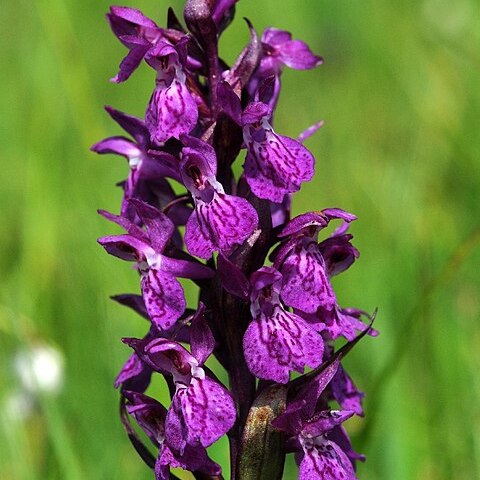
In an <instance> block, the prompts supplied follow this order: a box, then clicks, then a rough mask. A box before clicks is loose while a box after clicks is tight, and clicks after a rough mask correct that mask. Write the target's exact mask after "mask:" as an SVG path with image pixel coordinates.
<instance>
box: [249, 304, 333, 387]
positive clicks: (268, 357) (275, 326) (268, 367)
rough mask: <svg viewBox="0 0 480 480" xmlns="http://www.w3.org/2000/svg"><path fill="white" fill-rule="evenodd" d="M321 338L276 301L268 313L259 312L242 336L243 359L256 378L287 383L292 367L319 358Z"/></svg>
mask: <svg viewBox="0 0 480 480" xmlns="http://www.w3.org/2000/svg"><path fill="white" fill-rule="evenodd" d="M323 348H324V345H323V339H322V337H321V336H320V335H319V334H318V333H317V332H316V331H315V330H313V328H311V327H310V326H309V325H308V324H307V323H306V322H305V321H304V320H303V319H301V318H300V317H298V316H297V315H294V314H293V313H289V312H286V311H285V310H283V308H282V307H281V306H280V305H276V306H275V307H274V309H273V312H272V314H271V315H270V316H266V315H265V316H263V315H260V316H259V317H258V318H256V319H254V320H253V321H252V322H251V323H250V325H249V326H248V328H247V331H246V332H245V336H244V338H243V349H244V353H245V360H246V362H247V365H248V368H249V369H250V371H251V372H252V373H253V374H254V375H255V376H256V377H258V378H263V379H266V380H273V381H275V382H278V383H287V382H288V380H289V373H290V371H292V370H295V371H297V372H300V373H302V372H303V369H304V367H305V366H307V365H308V366H309V367H312V368H315V367H318V366H319V365H320V364H321V362H322V356H323Z"/></svg>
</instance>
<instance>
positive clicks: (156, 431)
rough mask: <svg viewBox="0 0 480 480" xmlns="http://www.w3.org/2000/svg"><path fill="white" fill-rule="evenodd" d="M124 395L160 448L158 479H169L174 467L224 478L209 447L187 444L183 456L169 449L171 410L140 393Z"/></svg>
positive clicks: (156, 464)
mask: <svg viewBox="0 0 480 480" xmlns="http://www.w3.org/2000/svg"><path fill="white" fill-rule="evenodd" d="M123 395H124V396H125V398H126V399H127V400H128V404H127V406H126V409H127V412H128V413H129V414H130V415H131V416H132V417H134V418H135V420H136V421H137V423H138V425H139V426H140V427H141V428H142V430H143V431H144V432H145V433H146V435H147V436H148V437H149V439H150V441H151V442H152V443H153V445H155V446H156V447H157V448H158V455H157V460H156V462H155V479H156V480H169V479H170V467H172V468H182V469H184V470H188V471H192V472H200V473H204V474H206V475H220V473H221V468H220V466H219V465H217V464H216V463H215V462H213V461H212V460H211V459H210V458H209V457H208V455H207V452H206V450H205V448H203V447H201V446H199V445H197V446H191V445H187V446H186V448H185V451H184V453H183V455H179V454H178V453H175V452H174V451H172V450H171V449H170V448H169V447H168V445H167V442H166V441H165V437H166V431H165V422H166V417H167V409H166V408H165V407H164V406H163V405H162V404H161V403H159V402H157V401H156V400H155V399H153V398H151V397H149V396H147V395H143V394H141V393H137V392H131V391H124V392H123Z"/></svg>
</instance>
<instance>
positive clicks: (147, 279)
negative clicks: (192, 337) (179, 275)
mask: <svg viewBox="0 0 480 480" xmlns="http://www.w3.org/2000/svg"><path fill="white" fill-rule="evenodd" d="M142 292H143V299H144V300H145V306H146V307H147V311H148V314H149V315H150V318H151V320H152V323H153V324H154V325H155V326H156V327H158V328H159V329H160V330H168V329H169V328H171V327H172V326H173V324H174V323H175V322H176V321H177V319H178V318H179V317H180V316H181V315H182V313H183V312H184V311H185V307H186V302H185V296H184V293H183V288H182V286H181V285H180V283H179V282H178V280H177V279H176V278H175V277H174V276H173V275H171V274H169V273H166V272H162V271H159V270H157V269H155V268H150V269H149V271H148V273H147V274H146V275H144V276H143V277H142Z"/></svg>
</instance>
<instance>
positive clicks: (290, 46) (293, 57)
mask: <svg viewBox="0 0 480 480" xmlns="http://www.w3.org/2000/svg"><path fill="white" fill-rule="evenodd" d="M278 50H279V52H280V59H281V61H282V62H283V63H284V64H285V65H287V67H290V68H294V69H296V70H308V69H311V68H315V67H317V66H318V65H320V64H322V63H323V60H322V58H321V57H319V56H317V55H315V54H314V53H312V51H311V50H310V48H309V47H308V45H307V44H306V43H305V42H302V41H301V40H290V41H288V42H285V43H284V44H283V45H281V46H279V47H278Z"/></svg>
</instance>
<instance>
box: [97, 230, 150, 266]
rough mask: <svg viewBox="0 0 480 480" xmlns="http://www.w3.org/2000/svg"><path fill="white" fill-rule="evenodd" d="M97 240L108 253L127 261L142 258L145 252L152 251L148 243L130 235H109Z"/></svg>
mask: <svg viewBox="0 0 480 480" xmlns="http://www.w3.org/2000/svg"><path fill="white" fill-rule="evenodd" d="M97 242H98V243H99V244H100V245H101V246H102V247H103V248H104V249H105V250H106V251H107V252H108V253H109V254H110V255H113V256H115V257H118V258H121V259H122V260H127V261H129V262H135V261H138V260H142V259H143V258H144V257H145V256H146V255H147V254H153V253H154V252H153V249H152V248H151V247H150V245H148V244H147V243H145V242H143V241H141V240H139V239H138V238H135V237H133V236H132V235H110V236H108V237H102V238H99V239H98V240H97Z"/></svg>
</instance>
